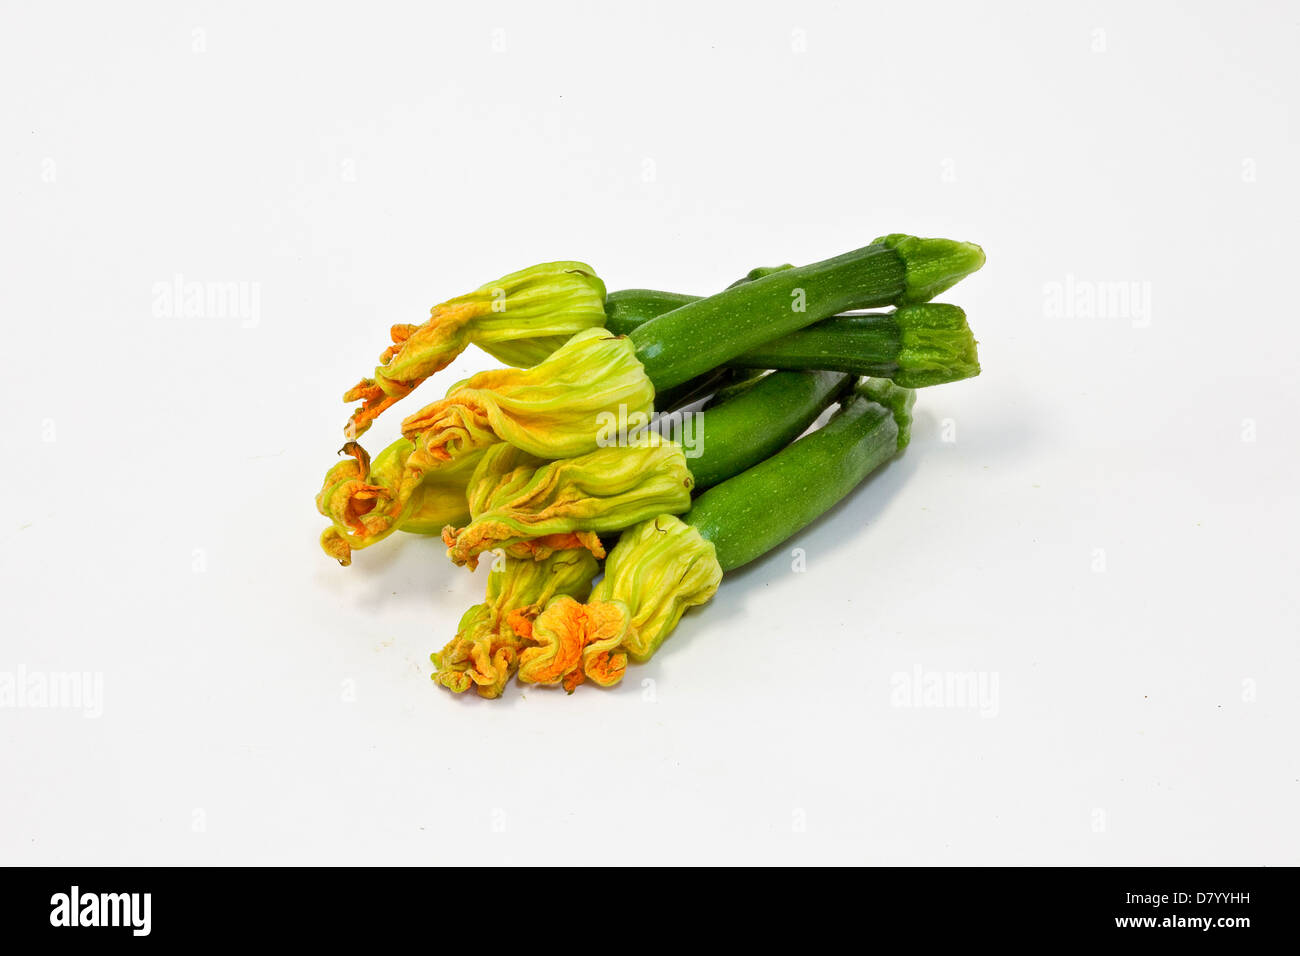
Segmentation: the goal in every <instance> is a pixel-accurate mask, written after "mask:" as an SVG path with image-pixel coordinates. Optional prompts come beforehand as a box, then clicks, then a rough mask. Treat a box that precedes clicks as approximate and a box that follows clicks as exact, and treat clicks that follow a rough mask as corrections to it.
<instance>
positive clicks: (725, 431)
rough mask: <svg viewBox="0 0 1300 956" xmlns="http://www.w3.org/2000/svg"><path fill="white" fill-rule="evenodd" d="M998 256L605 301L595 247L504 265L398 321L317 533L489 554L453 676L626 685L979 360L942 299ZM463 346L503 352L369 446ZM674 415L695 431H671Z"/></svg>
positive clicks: (897, 445)
mask: <svg viewBox="0 0 1300 956" xmlns="http://www.w3.org/2000/svg"><path fill="white" fill-rule="evenodd" d="M983 262H984V254H983V252H982V251H981V250H980V248H979V247H978V246H975V245H972V244H970V243H963V242H955V241H952V240H947V239H920V238H917V237H914V236H906V235H897V234H896V235H889V236H885V237H883V238H881V239H878V240H876V241H875V242H873V243H872V244H871V245H869V246H866V247H863V248H861V249H856V250H854V251H852V252H848V253H845V254H844V255H840V256H836V257H835V258H832V259H827V260H825V261H822V262H817V263H813V264H812V265H807V266H800V267H795V266H780V267H776V268H763V269H755V270H753V271H752V272H750V273H749V274H748V275H746V276H745V277H744V278H742V279H741V280H739V281H737V282H734V283H733V284H732V285H730V286H729V287H727V288H726V289H724V290H723V291H721V292H719V293H717V294H715V295H711V296H706V297H697V296H688V295H681V294H678V293H671V292H660V291H652V290H645V289H630V290H625V291H620V292H614V293H610V294H606V291H605V287H604V284H603V283H602V282H601V281H600V279H599V278H598V277H597V276H596V274H595V272H594V271H593V270H592V269H591V268H590V267H589V266H587V265H585V264H583V263H580V262H554V263H544V264H542V265H538V266H534V267H532V268H530V269H525V270H522V271H520V272H516V273H511V274H510V275H508V276H504V277H502V278H501V279H500V280H498V281H497V282H494V283H489V284H487V285H485V286H482V287H481V288H479V289H477V290H475V291H474V292H472V293H469V294H467V295H464V296H460V297H458V298H456V299H452V300H448V301H447V302H444V303H441V304H440V305H438V306H435V307H434V309H433V310H432V313H431V315H430V318H429V320H428V321H427V322H425V323H423V324H422V325H419V326H413V325H400V326H394V327H393V330H392V338H393V345H392V346H391V347H390V348H389V349H388V350H386V351H385V352H384V353H383V355H382V356H381V358H380V365H379V367H377V368H376V369H375V372H374V375H373V377H371V378H366V379H363V380H362V381H361V382H360V383H359V384H358V385H357V386H355V387H354V388H352V389H351V390H349V391H348V393H347V394H346V395H345V400H346V401H360V402H361V405H360V406H359V407H358V408H357V409H356V410H355V411H354V413H353V415H352V418H351V419H350V420H349V422H348V424H347V427H346V429H345V431H346V434H347V436H348V439H349V441H348V443H347V444H346V445H345V446H344V451H345V452H346V453H347V455H348V457H347V458H346V459H345V460H344V461H342V462H340V463H339V464H337V465H335V466H334V467H333V468H331V469H330V471H329V472H328V474H327V475H326V477H325V481H324V483H323V485H322V488H321V491H320V493H319V494H318V495H317V498H316V504H317V508H318V510H319V511H320V512H321V513H322V514H323V515H325V516H326V517H327V518H329V519H330V526H329V527H328V528H327V529H326V531H325V533H324V534H323V535H322V538H321V544H322V546H323V548H324V550H325V551H326V553H327V554H329V555H331V556H332V557H334V558H336V559H338V560H339V561H340V563H342V564H345V565H346V564H348V563H350V561H351V559H352V552H353V551H354V550H356V549H359V548H364V547H367V546H369V545H371V544H374V543H376V542H377V541H379V540H382V539H383V538H385V537H387V536H388V535H389V534H391V533H392V532H393V531H398V530H401V531H409V532H414V533H419V534H434V533H440V534H441V535H442V538H443V540H444V542H445V543H446V545H447V550H448V555H449V557H450V558H451V559H452V561H453V562H455V563H456V564H461V565H469V566H470V567H473V566H474V565H475V564H476V563H477V562H478V561H479V559H480V558H481V557H483V556H484V555H488V554H491V555H494V558H493V561H492V570H491V572H490V574H489V582H488V588H487V597H486V600H485V601H484V603H482V604H479V605H475V606H474V607H473V608H471V609H470V610H469V611H468V612H467V613H466V614H465V616H464V617H463V618H462V620H461V622H460V626H459V627H458V630H457V634H456V636H455V637H454V638H453V639H452V640H451V642H449V643H448V644H447V646H446V647H445V648H443V650H442V651H440V652H438V653H436V654H434V655H433V660H434V663H435V664H436V665H437V671H436V673H435V674H434V675H433V676H434V679H435V681H437V682H438V683H439V684H440V685H442V686H444V687H447V688H448V689H450V690H453V691H465V690H468V689H469V688H471V687H473V688H475V689H476V691H477V692H478V693H479V694H480V695H482V696H484V697H496V696H499V695H500V694H501V692H502V691H503V689H504V687H505V685H506V683H507V682H508V681H509V680H510V678H511V677H513V676H515V675H517V676H518V677H519V679H520V680H521V681H523V682H528V683H539V684H544V685H560V686H563V687H564V688H565V689H567V690H569V691H572V690H573V689H574V688H575V687H576V686H577V685H578V684H580V683H583V682H584V681H588V680H590V681H592V682H594V683H597V684H601V685H606V686H608V685H611V684H614V683H617V682H618V681H619V680H620V679H621V678H622V676H623V673H624V671H625V669H626V666H627V664H628V662H629V660H633V661H643V660H645V659H647V658H648V657H650V656H651V655H652V654H653V653H654V652H655V650H656V649H657V648H658V647H659V645H660V644H661V643H662V641H663V640H664V638H665V637H667V636H668V634H669V633H670V632H671V631H672V630H673V628H674V627H676V625H677V623H678V620H679V619H680V617H681V615H682V613H683V612H684V611H685V610H686V609H687V608H689V607H691V606H694V605H697V604H701V603H704V602H705V601H707V600H708V599H709V598H710V597H712V595H713V593H714V592H715V591H716V589H717V587H718V584H719V582H720V581H721V578H722V575H723V574H724V573H725V572H727V571H730V570H732V569H734V568H737V567H740V566H741V565H744V564H746V563H748V562H749V561H752V560H754V559H755V558H758V557H759V556H761V555H763V554H765V553H766V552H768V551H770V550H771V549H773V548H775V547H777V546H778V545H780V544H781V543H782V542H783V541H785V540H787V539H788V538H789V537H791V536H792V535H794V534H795V533H797V532H798V531H799V530H800V529H802V528H804V527H805V526H806V525H808V524H809V523H810V522H812V521H814V520H815V519H816V518H817V517H819V516H820V515H821V514H823V513H824V512H825V511H826V510H827V509H829V508H830V507H831V506H832V505H834V504H835V503H836V502H838V501H839V500H840V499H842V498H843V497H844V496H845V495H847V494H848V493H849V492H850V491H852V490H853V489H854V488H855V487H856V486H857V485H858V484H859V483H860V482H861V481H862V480H863V479H864V478H865V477H866V476H867V475H868V474H869V473H871V472H872V471H873V470H874V469H876V468H877V467H879V466H880V465H882V464H883V463H885V462H887V461H888V460H890V459H891V458H893V457H894V456H895V455H897V454H898V453H899V452H900V451H901V450H902V449H903V448H904V447H905V446H906V444H907V441H908V437H909V429H910V424H911V408H912V403H913V401H914V397H915V392H914V389H916V388H920V387H925V386H930V385H937V384H941V383H943V382H950V381H956V380H958V379H962V378H968V377H970V376H973V375H977V374H978V373H979V363H978V359H977V356H976V350H975V340H974V338H973V336H972V334H971V331H970V328H969V326H968V325H967V323H966V316H965V314H964V313H963V312H962V310H961V309H959V308H957V307H956V306H952V305H942V304H936V303H932V302H931V301H930V300H931V299H932V298H933V297H934V296H936V295H938V294H939V293H941V292H943V291H944V290H946V289H948V288H949V287H951V286H952V285H953V284H954V283H956V282H957V281H959V280H960V279H961V278H963V277H964V276H966V275H969V274H970V273H971V272H974V271H975V270H976V269H978V268H980V266H981V265H983ZM885 307H892V310H890V311H878V312H874V311H873V312H862V311H860V310H866V309H881V308H885ZM470 344H475V345H478V346H479V347H481V348H483V349H484V350H486V351H488V352H489V353H490V354H492V355H493V356H494V357H496V358H498V359H499V360H501V361H502V362H503V363H505V367H503V368H501V369H495V370H492V371H488V372H483V373H480V374H479V375H475V376H472V377H471V378H469V379H467V380H465V381H463V382H459V383H457V384H455V385H453V386H452V387H451V389H450V390H449V391H448V392H447V394H446V396H445V397H444V398H442V399H440V400H438V401H436V402H434V403H432V404H431V405H429V406H427V407H426V408H424V409H422V410H421V411H419V412H416V413H415V414H413V415H411V416H409V417H408V418H407V419H406V420H405V421H404V422H403V437H402V438H401V439H399V440H398V441H397V442H394V443H393V444H392V445H390V446H388V447H387V448H385V449H384V450H383V451H381V452H380V453H379V454H377V455H376V456H374V458H373V459H372V458H371V456H370V455H369V454H368V453H367V452H366V451H365V450H364V449H363V448H362V447H361V446H360V444H359V443H358V442H357V440H356V439H357V438H358V437H359V436H360V435H361V434H362V433H363V432H364V431H365V430H366V429H367V428H368V427H369V425H370V423H371V422H372V421H373V420H374V418H375V417H377V416H378V415H379V414H381V413H382V412H383V411H384V410H385V409H387V408H389V407H391V406H392V405H393V404H395V403H396V402H397V401H400V400H401V399H402V398H403V397H405V396H406V395H407V394H409V393H410V392H411V391H412V390H413V389H415V388H416V387H417V386H418V385H419V384H420V383H421V382H423V381H424V380H425V379H427V378H428V377H430V376H431V375H433V374H435V373H436V372H437V371H439V370H441V369H442V368H444V367H445V366H446V365H447V364H449V363H450V362H451V361H452V359H454V358H455V357H456V355H458V354H459V353H460V352H461V351H462V350H463V349H465V348H466V347H468V346H469V345H470ZM700 402H703V403H704V404H703V410H702V411H698V412H695V411H686V412H682V411H680V410H681V409H683V408H690V407H695V406H697V405H698V404H699V403H700ZM832 406H836V410H835V412H834V414H833V415H831V417H830V418H829V419H828V420H827V421H826V423H825V424H824V425H822V426H821V427H820V428H816V429H815V430H813V431H811V432H808V433H807V434H804V433H805V432H807V430H808V428H809V426H811V425H813V424H814V423H815V422H816V421H817V420H818V419H819V418H821V417H822V413H823V412H824V411H826V410H827V409H828V408H830V407H832ZM683 415H685V416H689V417H690V428H689V429H686V430H685V432H682V431H679V432H678V433H677V434H675V435H674V433H673V430H672V428H671V427H670V428H668V429H665V428H663V427H662V426H663V425H664V424H665V423H668V424H669V425H670V426H671V425H672V424H673V418H671V417H670V416H677V421H678V423H679V424H680V420H681V416H683ZM683 433H686V434H689V437H690V440H689V441H682V440H674V438H677V439H680V438H681V434H683ZM666 434H667V435H668V436H670V437H666ZM800 435H803V437H799V436H800ZM602 562H603V566H602ZM602 571H603V576H602ZM593 582H597V583H595V584H594V587H593Z"/></svg>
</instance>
